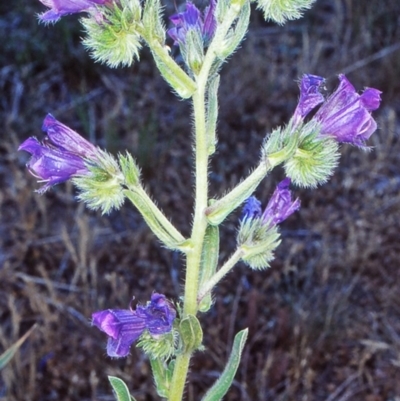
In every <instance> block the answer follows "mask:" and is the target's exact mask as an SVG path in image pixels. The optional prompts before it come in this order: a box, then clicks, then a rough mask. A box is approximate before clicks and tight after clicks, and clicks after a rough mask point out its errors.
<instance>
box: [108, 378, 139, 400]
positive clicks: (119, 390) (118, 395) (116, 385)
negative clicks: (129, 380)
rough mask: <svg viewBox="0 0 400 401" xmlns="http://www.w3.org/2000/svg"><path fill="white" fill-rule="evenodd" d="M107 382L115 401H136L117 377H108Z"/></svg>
mask: <svg viewBox="0 0 400 401" xmlns="http://www.w3.org/2000/svg"><path fill="white" fill-rule="evenodd" d="M108 380H109V382H110V384H111V386H112V388H113V390H114V395H115V399H116V400H117V401H136V400H135V398H133V397H132V396H131V395H130V393H129V390H128V386H127V385H126V384H125V382H124V381H123V380H121V379H119V378H118V377H115V376H108Z"/></svg>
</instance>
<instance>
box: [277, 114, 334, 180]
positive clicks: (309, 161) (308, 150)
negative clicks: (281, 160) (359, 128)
mask: <svg viewBox="0 0 400 401" xmlns="http://www.w3.org/2000/svg"><path fill="white" fill-rule="evenodd" d="M319 133H320V129H319V126H318V124H316V123H314V122H313V121H310V122H309V123H307V124H306V125H304V126H303V127H300V128H299V143H298V147H297V149H296V151H295V153H294V154H293V156H292V157H291V158H289V159H288V160H287V161H286V162H285V164H284V167H285V172H286V175H287V176H288V177H290V178H291V179H292V182H293V183H294V184H296V185H298V186H301V187H306V188H315V187H316V186H317V185H320V184H324V183H325V182H327V181H328V179H329V178H330V176H331V175H332V174H333V171H334V169H335V167H336V166H337V164H338V160H339V157H340V153H339V145H338V143H337V141H335V140H334V139H333V138H329V137H322V136H319Z"/></svg>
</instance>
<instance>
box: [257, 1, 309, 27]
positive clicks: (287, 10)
mask: <svg viewBox="0 0 400 401" xmlns="http://www.w3.org/2000/svg"><path fill="white" fill-rule="evenodd" d="M314 1H315V0H257V8H258V9H260V10H262V11H263V12H264V18H265V19H266V20H272V21H275V22H277V23H278V24H283V23H284V22H285V21H286V20H293V19H298V18H300V17H301V16H302V14H303V11H304V10H306V9H308V8H311V6H312V5H313V3H314Z"/></svg>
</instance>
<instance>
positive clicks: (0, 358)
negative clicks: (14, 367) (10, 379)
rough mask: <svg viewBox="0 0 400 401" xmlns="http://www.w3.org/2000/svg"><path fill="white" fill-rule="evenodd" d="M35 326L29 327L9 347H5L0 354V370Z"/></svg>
mask: <svg viewBox="0 0 400 401" xmlns="http://www.w3.org/2000/svg"><path fill="white" fill-rule="evenodd" d="M35 328H36V325H34V326H33V327H31V328H30V329H29V330H28V331H27V332H26V333H25V334H24V335H23V336H22V337H21V338H20V339H19V340H18V341H16V342H15V343H14V344H13V345H12V346H11V347H9V348H8V349H6V350H5V351H4V352H3V353H2V354H1V355H0V370H1V369H3V368H4V366H6V365H7V363H8V362H10V360H11V359H12V357H13V356H14V355H15V353H16V352H17V351H18V349H19V348H20V347H21V345H22V344H23V343H24V342H25V341H26V339H27V338H28V337H29V336H30V335H31V333H32V331H33V330H34V329H35Z"/></svg>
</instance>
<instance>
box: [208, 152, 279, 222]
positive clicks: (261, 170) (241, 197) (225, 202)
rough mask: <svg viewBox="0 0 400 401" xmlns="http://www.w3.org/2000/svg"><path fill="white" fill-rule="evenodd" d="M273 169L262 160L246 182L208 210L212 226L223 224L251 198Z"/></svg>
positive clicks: (266, 161)
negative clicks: (236, 209)
mask: <svg viewBox="0 0 400 401" xmlns="http://www.w3.org/2000/svg"><path fill="white" fill-rule="evenodd" d="M271 168H272V166H271V165H270V164H269V163H268V160H261V163H260V164H259V165H258V166H257V168H256V169H255V170H254V171H253V172H252V173H251V174H250V175H249V176H248V177H247V178H246V179H245V180H243V181H242V182H241V183H240V184H239V185H237V186H236V187H235V188H233V189H232V191H230V192H228V193H227V194H226V195H225V196H224V197H223V198H221V199H218V200H217V201H215V202H214V203H213V204H212V205H211V206H209V207H208V208H207V210H206V211H205V213H206V215H207V218H208V221H209V222H210V223H211V224H220V223H222V221H223V220H224V219H225V217H226V216H228V214H230V213H231V212H232V210H234V209H235V208H236V207H238V206H239V205H240V204H242V203H243V202H244V201H245V200H246V199H247V198H248V197H249V196H251V194H252V193H253V192H254V191H255V190H256V188H257V187H258V185H259V184H260V182H261V181H262V180H263V179H264V177H265V176H266V175H267V174H268V172H269V171H270V170H271Z"/></svg>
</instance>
